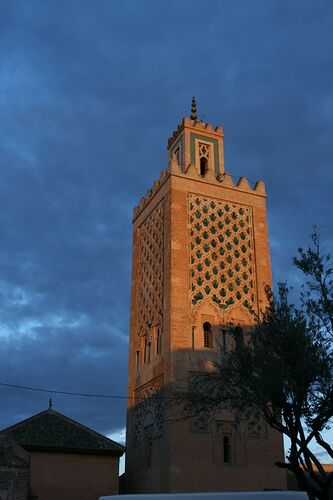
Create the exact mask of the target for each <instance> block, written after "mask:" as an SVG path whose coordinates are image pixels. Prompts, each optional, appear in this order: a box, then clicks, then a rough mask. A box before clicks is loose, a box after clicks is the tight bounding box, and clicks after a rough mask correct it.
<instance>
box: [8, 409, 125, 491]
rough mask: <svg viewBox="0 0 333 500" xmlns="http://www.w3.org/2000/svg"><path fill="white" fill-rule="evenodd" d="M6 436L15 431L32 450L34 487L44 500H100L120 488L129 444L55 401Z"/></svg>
mask: <svg viewBox="0 0 333 500" xmlns="http://www.w3.org/2000/svg"><path fill="white" fill-rule="evenodd" d="M0 436H7V437H10V438H11V439H12V440H14V441H15V442H16V443H17V444H18V445H19V446H21V447H22V448H23V449H24V450H25V452H27V454H28V455H29V458H30V475H31V478H30V479H31V490H32V492H33V493H34V495H36V497H37V498H38V499H39V500H44V499H47V500H59V499H60V498H61V500H73V498H80V500H97V499H98V497H99V496H101V495H115V494H118V492H119V458H120V457H121V456H122V455H123V453H124V451H125V448H124V447H123V446H122V445H120V444H118V443H116V442H114V441H112V440H111V439H108V438H106V437H105V436H103V435H101V434H99V433H97V432H95V431H93V430H92V429H89V428H88V427H86V426H84V425H82V424H80V423H78V422H75V421H74V420H72V419H70V418H68V417H66V416H65V415H62V414H61V413H58V412H57V411H54V410H53V409H52V408H51V405H50V408H49V409H48V410H46V411H43V412H41V413H38V414H37V415H34V416H32V417H30V418H28V419H26V420H23V421H22V422H19V423H17V424H15V425H12V426H11V427H8V428H6V429H3V430H2V431H1V433H0ZM0 472H1V471H0Z"/></svg>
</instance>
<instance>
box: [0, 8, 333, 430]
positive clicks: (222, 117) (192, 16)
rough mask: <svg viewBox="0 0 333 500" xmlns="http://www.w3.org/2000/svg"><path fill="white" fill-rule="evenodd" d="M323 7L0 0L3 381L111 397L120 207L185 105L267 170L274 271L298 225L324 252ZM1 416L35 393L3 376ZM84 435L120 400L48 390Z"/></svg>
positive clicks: (120, 340) (123, 339)
mask: <svg viewBox="0 0 333 500" xmlns="http://www.w3.org/2000/svg"><path fill="white" fill-rule="evenodd" d="M331 18H332V7H331V6H330V5H329V4H328V3H327V2H325V1H318V2H316V4H314V3H313V2H304V1H302V2H300V1H295V2H293V3H290V2H287V1H279V2H275V1H273V2H266V1H264V0H258V1H256V2H251V4H249V2H247V1H239V2H237V4H236V3H235V2H232V1H225V2H219V1H216V2H215V1H210V2H208V1H204V0H200V1H198V2H196V3H195V4H194V3H192V2H189V1H171V2H168V3H162V2H153V1H146V0H142V1H141V2H133V1H132V2H131V1H123V2H118V3H117V2H109V1H100V2H98V3H97V4H92V3H91V2H89V1H82V0H80V1H68V2H66V4H62V5H61V6H59V5H58V4H52V5H51V4H49V3H48V4H46V3H45V2H43V1H39V0H36V1H34V2H29V3H27V2H24V1H22V2H15V6H14V5H13V3H12V2H3V3H2V4H1V7H0V86H1V89H2V92H1V95H0V110H1V117H2V118H1V135H0V155H1V181H0V241H1V251H0V266H1V267H0V268H1V277H0V305H1V321H0V336H1V341H2V343H1V352H0V380H2V381H5V382H6V381H7V382H9V383H16V384H23V385H32V386H36V387H47V388H49V387H51V388H55V389H60V390H68V391H71V390H72V391H74V392H92V393H103V394H119V395H126V372H127V338H128V330H129V288H130V261H131V217H132V207H133V206H134V205H135V204H137V202H138V201H139V199H140V197H141V196H142V195H143V194H144V193H145V191H146V189H147V188H148V187H150V186H151V185H152V182H153V180H154V179H155V178H157V177H158V176H159V172H160V170H162V168H164V167H165V166H166V162H167V155H166V144H167V138H168V137H169V136H170V135H171V133H172V131H173V130H174V128H176V126H177V124H178V122H179V121H180V120H181V118H182V116H183V115H185V114H187V113H188V111H189V105H190V101H191V98H192V95H193V94H194V95H196V97H197V100H198V110H199V115H200V116H201V114H203V115H204V116H205V119H206V120H207V121H210V122H211V123H212V124H213V125H215V124H217V123H222V125H223V127H224V131H225V148H226V166H227V170H228V171H229V172H230V173H232V174H233V175H235V176H238V175H245V176H247V177H248V178H249V179H250V180H251V182H253V181H255V180H257V179H264V180H265V181H266V184H267V190H268V194H269V197H268V209H269V229H270V238H271V242H272V244H271V254H272V264H273V276H274V279H275V280H277V279H284V278H285V277H288V278H289V279H290V280H291V282H292V283H294V284H295V283H296V284H297V282H298V280H299V278H298V275H297V274H296V273H295V271H294V270H292V268H291V265H290V262H291V257H292V255H293V254H295V252H296V250H297V248H298V247H299V246H300V245H303V246H304V245H305V244H306V242H307V240H308V234H309V233H310V232H311V228H312V225H313V224H314V223H316V224H318V225H319V227H320V228H321V232H322V235H323V239H324V240H325V242H326V243H327V245H328V246H331V247H332V237H331V234H332V222H331V220H332V204H331V203H330V199H331V180H332V177H331V166H330V158H331V157H332V153H333V151H332V141H331V136H332V120H331V115H332V113H331V111H332V106H333V104H332V103H333V98H332V88H333V85H332V64H331V61H332V58H331V53H332V38H331V22H330V20H331ZM0 397H1V399H2V401H6V404H5V405H2V407H3V406H4V407H5V409H4V410H3V411H2V414H1V427H4V426H6V425H10V424H12V423H14V422H16V421H18V420H20V419H21V418H25V417H28V416H30V415H32V414H33V413H35V412H37V411H41V410H43V409H44V408H46V407H47V405H48V402H47V399H48V395H47V394H43V393H33V392H28V391H27V392H24V391H18V390H12V389H5V388H3V387H2V388H1V387H0ZM54 407H55V409H58V410H59V411H63V413H65V414H67V415H68V416H70V417H72V418H75V419H76V420H79V421H81V422H82V423H85V424H87V425H91V427H93V428H94V429H96V430H98V431H100V432H105V433H112V432H115V431H117V430H119V429H121V428H123V427H124V422H125V407H126V401H125V400H97V399H96V400H94V399H88V398H82V397H81V398H79V397H69V396H55V397H54Z"/></svg>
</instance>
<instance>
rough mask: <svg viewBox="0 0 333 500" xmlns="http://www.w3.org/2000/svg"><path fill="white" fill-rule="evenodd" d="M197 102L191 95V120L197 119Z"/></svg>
mask: <svg viewBox="0 0 333 500" xmlns="http://www.w3.org/2000/svg"><path fill="white" fill-rule="evenodd" d="M197 119H198V117H197V103H196V102H195V98H194V96H193V97H192V106H191V120H197Z"/></svg>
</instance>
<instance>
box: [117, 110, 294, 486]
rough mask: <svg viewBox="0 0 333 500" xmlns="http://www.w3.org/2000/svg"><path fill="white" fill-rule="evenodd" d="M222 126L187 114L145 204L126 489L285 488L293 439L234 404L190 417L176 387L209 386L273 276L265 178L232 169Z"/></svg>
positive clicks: (137, 266) (136, 263)
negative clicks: (233, 333)
mask: <svg viewBox="0 0 333 500" xmlns="http://www.w3.org/2000/svg"><path fill="white" fill-rule="evenodd" d="M223 140H224V135H223V131H222V129H221V128H220V127H216V128H215V129H213V128H212V127H211V126H210V125H209V124H205V123H203V122H201V121H198V120H196V119H195V118H194V119H189V118H184V120H183V121H182V123H181V124H180V125H179V126H178V128H177V130H176V131H175V132H174V133H173V135H172V137H171V138H170V139H169V141H168V151H169V166H168V169H167V170H165V171H163V172H162V174H161V177H160V179H159V180H158V181H155V183H154V185H153V188H152V189H148V191H147V194H146V196H145V197H143V198H142V199H141V201H140V204H139V206H138V207H136V208H135V209H134V220H133V261H132V266H133V267H132V290H131V329H130V349H129V372H128V375H129V381H128V395H129V406H128V418H127V453H126V490H127V491H132V492H173V491H184V492H186V491H230V490H231V491H235V490H260V489H263V488H282V489H284V488H285V487H286V478H285V473H284V472H283V471H282V472H281V471H280V470H279V469H278V468H277V467H276V466H275V465H274V462H276V461H278V460H282V459H283V448H282V440H281V437H280V435H278V434H277V433H275V432H273V431H272V430H271V429H269V428H267V426H266V425H265V424H264V423H263V422H257V423H256V424H253V423H250V422H237V421H235V419H234V417H233V415H231V414H230V413H228V412H226V411H221V412H219V413H218V414H217V413H215V414H213V413H211V412H209V411H206V412H202V414H197V415H195V417H194V418H190V419H184V420H182V419H179V418H177V417H179V415H178V414H177V408H175V405H174V404H172V402H171V401H172V390H173V389H174V388H175V387H176V388H177V389H181V390H182V389H183V390H185V391H186V390H188V389H189V387H190V388H193V387H194V386H195V384H197V386H198V390H200V389H199V388H200V387H204V390H206V388H207V387H208V386H209V383H210V382H209V381H210V380H211V377H212V376H213V375H214V369H215V368H214V359H216V357H217V356H218V349H219V346H220V345H221V343H223V342H224V343H225V348H227V349H228V348H231V347H232V346H231V344H232V339H230V338H228V337H226V335H225V327H226V324H227V323H228V322H230V321H232V322H233V323H234V324H236V325H238V327H239V328H240V329H241V331H242V333H243V334H245V335H246V332H247V331H248V330H249V329H250V328H251V327H252V325H253V313H258V312H259V311H260V309H261V308H263V307H265V304H266V296H265V292H264V288H265V285H267V284H270V283H271V271H270V259H269V244H268V231H267V220H266V194H265V187H264V184H263V183H262V182H257V183H256V185H255V186H254V187H253V188H252V187H251V186H250V185H249V183H248V181H247V180H246V179H245V178H243V177H242V178H240V180H239V181H238V182H237V183H234V181H233V179H232V177H231V176H230V175H229V174H227V173H226V172H225V170H224V145H223Z"/></svg>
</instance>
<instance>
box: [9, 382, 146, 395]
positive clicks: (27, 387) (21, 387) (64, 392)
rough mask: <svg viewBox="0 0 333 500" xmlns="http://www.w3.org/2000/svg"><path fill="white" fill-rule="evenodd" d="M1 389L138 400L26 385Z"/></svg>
mask: <svg viewBox="0 0 333 500" xmlns="http://www.w3.org/2000/svg"><path fill="white" fill-rule="evenodd" d="M0 385H1V386H3V387H11V388H12V389H23V390H26V391H37V392H47V393H50V394H64V395H65V396H82V397H86V398H107V399H138V398H136V397H135V396H133V397H132V398H131V397H130V396H116V395H111V394H89V393H86V392H71V391H57V390H56V389H41V388H40V387H29V386H26V385H17V384H6V383H4V382H0Z"/></svg>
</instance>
